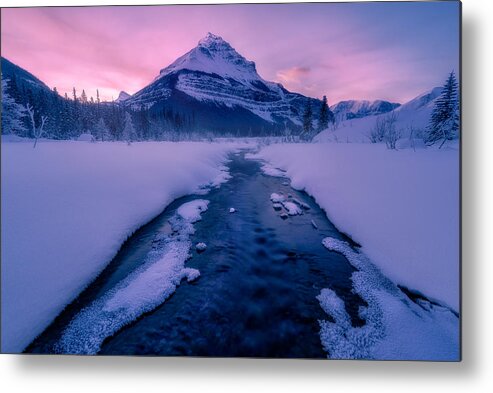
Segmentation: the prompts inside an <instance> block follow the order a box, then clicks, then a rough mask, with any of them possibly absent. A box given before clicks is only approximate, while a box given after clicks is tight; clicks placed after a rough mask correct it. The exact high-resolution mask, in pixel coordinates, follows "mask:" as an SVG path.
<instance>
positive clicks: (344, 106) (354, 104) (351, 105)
mask: <svg viewBox="0 0 493 393" xmlns="http://www.w3.org/2000/svg"><path fill="white" fill-rule="evenodd" d="M400 105H401V104H399V103H395V102H389V101H384V100H375V101H367V100H347V101H340V102H338V103H337V104H335V105H332V106H331V107H330V110H331V111H332V112H333V113H334V116H335V117H336V119H338V120H339V121H344V120H350V119H359V118H362V117H366V116H374V115H380V114H382V113H387V112H390V111H392V110H394V109H396V108H398V107H399V106H400Z"/></svg>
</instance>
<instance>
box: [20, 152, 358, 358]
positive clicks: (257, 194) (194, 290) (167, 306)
mask: <svg viewBox="0 0 493 393" xmlns="http://www.w3.org/2000/svg"><path fill="white" fill-rule="evenodd" d="M227 166H228V168H229V173H230V175H231V176H232V178H231V179H230V180H229V181H228V182H226V183H224V184H222V185H221V187H219V188H214V189H212V190H211V191H209V193H208V194H206V195H190V196H186V197H183V198H180V199H178V200H175V201H174V202H173V203H171V204H170V205H169V206H168V207H167V208H166V209H165V210H164V211H163V212H162V213H161V214H160V215H159V216H158V217H156V218H155V219H154V220H152V221H151V222H149V223H148V224H146V225H145V226H143V227H142V228H140V229H139V230H138V231H137V232H136V233H134V235H132V236H131V237H130V238H129V239H128V240H127V241H126V242H125V244H124V245H123V246H122V248H121V249H120V251H119V253H118V255H117V256H116V257H115V258H114V259H113V261H112V262H111V263H110V264H109V265H108V266H107V268H106V269H105V270H104V271H103V272H102V273H101V274H100V275H99V276H98V278H97V279H96V280H95V281H94V282H92V283H91V284H90V285H89V286H88V287H87V289H86V290H85V291H84V292H83V293H81V294H80V295H79V296H78V297H77V299H75V300H74V301H73V302H72V303H71V304H70V305H69V306H67V307H66V308H65V310H64V311H63V312H62V313H61V314H60V315H59V316H58V317H57V318H56V320H55V321H54V322H53V323H52V324H51V325H50V326H49V327H48V328H47V329H46V330H45V331H44V333H43V334H41V335H40V336H39V337H38V338H37V339H36V340H35V341H34V342H33V343H32V344H31V345H30V346H29V347H28V348H27V352H31V353H53V352H54V347H55V344H56V343H57V341H58V340H59V339H60V337H61V336H62V334H63V332H64V330H65V329H66V327H67V326H68V324H69V323H70V321H71V320H72V319H73V318H74V317H75V316H76V315H77V314H78V313H79V312H80V311H81V310H82V309H84V308H86V307H88V306H89V305H91V304H92V303H93V302H94V301H96V300H97V299H99V298H101V297H102V296H104V295H105V294H106V293H107V292H108V291H110V290H111V289H112V288H114V287H115V286H116V285H117V284H118V283H119V282H120V281H121V280H123V279H124V278H125V277H127V276H128V275H129V274H131V273H132V272H134V271H135V270H136V269H137V268H138V267H139V266H140V265H141V264H142V263H143V260H144V259H145V257H146V255H147V254H148V253H149V251H150V250H151V248H152V245H153V241H154V239H155V237H156V235H157V234H159V233H160V232H163V231H166V230H169V224H168V220H169V219H170V218H171V217H172V216H173V215H174V214H175V212H176V210H177V209H178V208H179V207H180V206H181V205H183V204H184V203H186V202H189V201H192V200H194V199H207V200H209V201H210V203H209V206H208V210H207V211H205V212H204V213H202V220H200V221H198V222H196V223H195V224H194V227H195V234H194V235H192V237H191V240H192V243H193V245H195V244H196V243H198V242H203V243H205V244H206V245H207V249H206V250H205V251H204V252H198V251H197V250H195V247H192V249H191V250H190V253H191V255H192V257H191V258H190V259H189V260H188V261H187V262H186V263H185V266H186V267H187V268H188V267H189V268H193V269H197V270H199V271H200V277H199V278H198V279H196V280H194V281H191V282H187V281H186V280H183V281H182V282H181V284H180V285H179V286H177V288H176V291H175V292H174V293H173V294H172V295H171V296H170V297H169V298H168V299H167V300H166V301H165V302H164V303H162V304H161V305H159V306H158V307H157V308H154V309H153V310H152V311H149V312H147V313H144V314H143V315H141V316H140V317H138V318H137V319H136V320H134V321H133V322H132V323H130V324H128V325H126V326H124V327H123V328H121V329H120V330H119V331H118V332H116V334H114V335H112V336H111V337H108V338H106V339H105V340H104V342H103V344H102V345H101V349H100V351H99V354H101V355H161V356H217V357H271V358H326V357H327V353H326V352H325V351H324V350H323V348H322V344H321V341H320V336H319V330H320V326H319V323H318V321H319V320H321V319H330V317H328V316H327V314H325V313H324V311H323V310H322V308H321V307H320V304H319V301H318V300H317V299H316V297H317V295H319V294H320V291H321V290H322V289H323V288H331V289H332V290H334V291H335V292H336V294H337V295H338V297H339V298H341V299H342V300H343V301H344V305H345V308H346V311H347V312H348V314H349V315H350V317H351V322H352V324H353V326H361V324H362V323H363V321H361V320H360V319H359V317H358V308H359V307H360V306H363V305H365V303H364V301H363V300H362V299H361V298H360V297H359V296H358V295H356V294H355V293H353V291H352V282H351V275H352V273H353V272H354V268H353V267H352V266H351V265H350V264H349V263H348V261H347V260H346V259H345V257H344V256H342V255H341V254H339V253H336V252H331V251H328V250H327V249H326V248H325V247H324V246H323V245H322V239H323V238H324V237H327V236H330V237H333V238H336V239H341V240H346V241H350V239H348V238H347V236H345V235H344V234H342V233H340V232H339V231H338V230H337V229H336V228H335V227H334V225H333V224H332V223H331V222H330V221H329V220H328V219H327V217H326V214H325V213H324V211H323V210H321V209H320V207H319V206H318V205H317V204H316V203H315V201H314V200H313V198H311V197H310V196H309V195H307V194H306V193H304V192H300V191H296V190H294V189H292V188H291V187H290V185H289V179H286V178H280V177H273V176H267V175H265V174H264V173H262V170H261V163H260V162H259V161H255V160H248V159H246V158H245V152H240V153H235V154H231V156H230V162H229V163H228V164H227ZM272 193H282V194H283V195H285V196H286V197H288V195H290V198H291V199H293V198H294V199H296V200H298V201H300V202H301V203H302V204H304V208H303V209H302V212H303V213H302V214H301V215H294V216H288V217H287V218H286V217H284V218H283V217H281V213H282V212H281V211H278V210H275V209H274V208H273V203H272V202H271V200H270V196H271V194H272ZM230 208H234V209H235V210H236V211H235V212H234V213H230V210H229V209H230Z"/></svg>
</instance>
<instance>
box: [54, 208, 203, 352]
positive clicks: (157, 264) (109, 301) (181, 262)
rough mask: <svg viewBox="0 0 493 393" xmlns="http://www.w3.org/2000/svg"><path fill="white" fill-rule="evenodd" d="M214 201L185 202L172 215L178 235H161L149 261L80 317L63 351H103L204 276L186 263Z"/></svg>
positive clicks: (71, 326)
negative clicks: (110, 341)
mask: <svg viewBox="0 0 493 393" xmlns="http://www.w3.org/2000/svg"><path fill="white" fill-rule="evenodd" d="M208 205H209V201H207V200H204V199H196V200H193V201H191V202H187V203H185V204H183V205H181V206H180V207H179V208H178V210H177V212H176V214H175V215H174V216H173V217H172V218H171V219H170V224H171V227H172V233H170V234H167V233H159V234H157V235H156V238H155V239H154V246H153V249H152V250H151V251H150V252H149V254H148V255H147V257H146V260H145V261H144V263H143V265H142V266H141V267H140V268H139V269H137V270H136V271H135V272H134V273H132V274H130V275H129V276H128V277H126V278H125V279H123V280H122V281H121V282H120V283H119V284H118V285H117V286H116V287H115V288H113V289H112V290H110V291H109V292H108V293H106V294H105V295H104V296H103V297H102V298H100V299H98V300H96V301H95V302H94V303H92V304H91V305H90V306H89V307H87V308H85V309H83V310H82V311H81V312H79V314H77V315H76V316H75V318H74V319H73V320H72V321H71V322H70V324H69V325H68V327H67V328H66V329H65V331H64V333H63V336H62V337H61V339H60V340H59V342H58V343H57V344H56V346H55V347H56V350H57V352H59V353H63V354H79V355H80V354H93V355H94V354H96V353H98V351H99V350H100V347H101V344H102V343H103V341H104V340H105V339H106V338H107V337H110V336H111V335H113V334H115V333H116V332H117V331H118V330H120V329H121V328H122V327H123V326H125V325H127V324H128V323H130V322H132V321H133V320H135V319H136V318H138V317H139V316H141V315H142V314H144V313H145V312H148V311H151V310H153V309H154V308H156V307H157V306H158V305H160V304H162V303H163V302H164V301H165V300H166V299H167V298H168V297H169V296H170V295H171V294H172V293H173V292H175V290H176V287H177V286H178V285H180V282H181V280H182V279H183V278H186V279H187V280H188V281H189V282H190V281H193V280H195V279H196V278H197V277H199V276H200V272H199V271H198V270H197V269H192V268H186V267H185V261H186V260H187V259H188V256H189V254H190V248H191V246H192V242H191V240H190V236H191V235H193V234H194V233H195V228H194V226H193V224H194V223H195V222H197V221H199V220H201V218H202V213H203V212H205V211H206V210H207V207H208ZM199 244H204V243H199ZM204 250H205V248H204Z"/></svg>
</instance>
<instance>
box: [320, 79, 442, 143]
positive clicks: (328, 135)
mask: <svg viewBox="0 0 493 393" xmlns="http://www.w3.org/2000/svg"><path fill="white" fill-rule="evenodd" d="M441 91H442V88H441V87H435V88H433V89H432V90H430V91H427V92H425V93H423V94H421V95H419V96H417V97H415V98H413V99H412V100H411V101H408V102H406V103H405V104H402V105H401V106H399V107H397V108H395V109H394V110H393V111H390V112H387V113H383V114H380V115H374V116H366V117H362V118H353V119H347V120H345V121H341V122H340V123H338V125H337V128H336V129H335V130H334V129H332V128H330V129H328V130H325V131H323V132H321V133H320V134H319V135H317V136H316V137H315V140H316V141H319V142H320V141H328V142H369V138H368V135H369V134H370V131H371V129H372V128H373V127H374V125H375V123H376V121H377V120H378V119H381V118H385V117H386V116H388V115H389V114H392V113H393V114H395V115H396V118H397V122H396V126H397V128H398V129H400V131H401V137H402V138H408V136H409V133H410V127H411V126H412V127H413V128H414V129H415V132H419V130H423V129H424V128H426V126H427V124H428V122H429V119H430V115H431V111H432V109H433V106H434V103H435V100H436V98H437V97H438V96H439V95H440V93H441Z"/></svg>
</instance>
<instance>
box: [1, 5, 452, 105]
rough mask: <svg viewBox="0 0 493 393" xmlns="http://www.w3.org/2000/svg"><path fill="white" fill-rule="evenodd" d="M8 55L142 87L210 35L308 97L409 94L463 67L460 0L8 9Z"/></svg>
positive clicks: (31, 65)
mask: <svg viewBox="0 0 493 393" xmlns="http://www.w3.org/2000/svg"><path fill="white" fill-rule="evenodd" d="M1 22H2V28H1V34H2V36H1V40H2V42H1V44H2V46H1V48H2V52H1V53H2V56H4V57H6V58H8V59H9V60H11V61H12V62H14V63H16V64H17V65H19V66H21V67H23V68H25V69H27V70H28V71H29V72H31V73H33V74H34V75H35V76H37V77H38V78H40V79H41V80H42V81H44V82H45V83H46V84H48V85H49V86H50V87H54V86H56V87H57V89H58V90H59V92H60V93H61V94H63V93H65V92H69V93H70V92H71V90H72V87H73V86H75V87H76V88H77V90H78V91H81V90H82V89H85V90H86V93H87V94H88V96H91V95H92V96H95V94H96V93H95V92H96V88H99V91H100V94H101V96H102V98H103V99H106V100H111V98H112V97H113V98H116V97H117V96H118V93H119V91H120V90H125V91H127V92H128V93H131V94H133V93H135V92H136V91H138V90H140V89H141V88H143V87H144V86H145V85H147V84H148V83H149V82H151V81H152V80H153V79H154V77H155V76H157V75H158V73H159V70H160V69H162V68H164V67H165V66H167V65H169V64H170V63H172V62H173V61H174V60H175V59H176V58H177V57H179V56H180V55H182V54H184V53H185V52H187V51H188V50H190V49H192V48H193V47H194V46H196V45H197V42H198V41H199V40H200V39H201V38H202V37H203V36H205V35H206V34H207V32H209V31H210V32H212V33H214V34H217V35H220V36H222V37H223V38H224V39H225V40H226V41H228V42H229V43H230V44H231V45H232V46H233V47H234V48H235V49H236V50H237V51H238V52H239V53H240V54H242V55H243V56H245V57H246V58H247V59H249V60H253V61H255V63H256V65H257V70H258V72H259V74H260V75H261V76H262V77H263V78H264V79H266V80H271V81H277V82H281V83H282V84H283V85H284V86H285V87H286V88H287V89H289V90H291V91H296V92H300V93H303V94H306V95H309V96H312V97H321V96H322V95H327V97H328V100H329V104H333V103H336V102H337V101H340V100H343V99H386V100H391V101H396V102H405V101H407V100H409V99H411V98H413V97H415V96H416V95H418V94H420V93H422V92H423V91H425V90H427V89H430V88H432V87H434V86H437V85H441V84H442V83H443V81H444V80H445V78H446V76H447V74H448V73H449V72H450V71H451V70H453V69H454V70H455V71H456V72H458V71H459V69H458V67H459V3H457V2H422V3H417V2H416V3H366V4H363V3H359V4H358V3H353V4H351V3H339V4H338V3H335V4H280V5H210V6H141V7H85V8H82V7H71V8H27V9H20V8H17V9H2V15H1Z"/></svg>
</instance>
